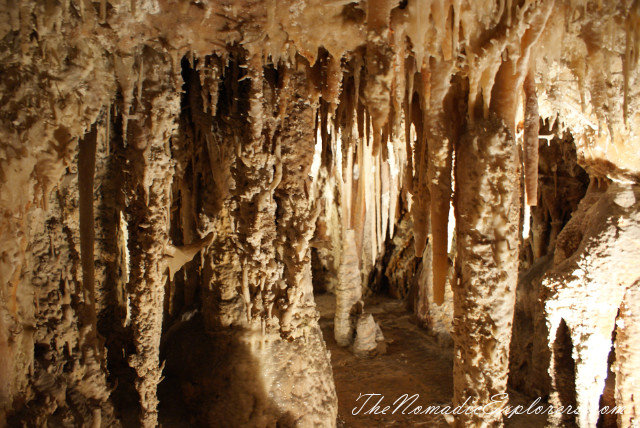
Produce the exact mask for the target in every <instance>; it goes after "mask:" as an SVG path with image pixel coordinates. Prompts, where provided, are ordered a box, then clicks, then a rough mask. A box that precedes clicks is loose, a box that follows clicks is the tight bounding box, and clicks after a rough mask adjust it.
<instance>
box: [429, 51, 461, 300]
mask: <svg viewBox="0 0 640 428" xmlns="http://www.w3.org/2000/svg"><path fill="white" fill-rule="evenodd" d="M452 70H453V64H452V63H444V64H439V65H438V66H436V67H434V68H433V70H432V72H431V77H430V87H431V90H430V97H429V108H428V110H427V111H426V112H425V115H426V116H427V117H425V125H424V126H425V132H426V138H427V145H428V160H427V178H428V180H429V193H430V194H431V204H430V210H431V215H430V217H431V225H430V226H431V238H432V240H433V242H432V243H431V249H432V257H431V260H432V266H431V269H432V272H433V300H434V302H435V303H436V304H438V305H442V303H443V302H444V288H445V282H446V280H447V273H448V271H449V255H448V251H447V246H448V244H449V239H448V221H449V205H450V200H451V190H452V189H451V165H452V153H453V140H454V135H453V131H452V129H453V127H454V126H447V125H446V123H447V121H449V122H452V121H453V120H454V118H455V112H454V110H453V108H452V107H451V106H450V105H449V106H445V105H444V103H445V96H446V94H447V91H448V90H449V88H450V79H451V73H452ZM449 104H451V103H449Z"/></svg>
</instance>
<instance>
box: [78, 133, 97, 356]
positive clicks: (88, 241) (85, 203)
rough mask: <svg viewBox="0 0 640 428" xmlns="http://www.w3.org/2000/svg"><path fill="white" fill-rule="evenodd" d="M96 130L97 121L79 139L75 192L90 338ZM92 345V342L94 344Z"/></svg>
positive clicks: (93, 310) (93, 296)
mask: <svg viewBox="0 0 640 428" xmlns="http://www.w3.org/2000/svg"><path fill="white" fill-rule="evenodd" d="M97 139H98V130H97V128H96V125H94V126H93V127H92V129H91V130H90V131H89V132H88V133H87V135H86V136H85V138H84V140H83V141H81V142H80V143H79V146H80V148H79V151H78V192H79V201H78V203H79V212H80V213H79V217H80V258H81V264H82V284H83V287H84V290H85V293H86V297H85V299H86V300H87V302H88V305H87V306H88V307H87V313H86V315H85V316H86V317H87V320H88V322H89V323H90V324H91V333H90V335H91V336H92V337H93V340H94V341H95V339H96V334H97V313H96V289H95V261H94V242H95V229H94V212H93V181H94V178H93V177H94V174H95V166H96V146H97ZM94 346H95V344H94Z"/></svg>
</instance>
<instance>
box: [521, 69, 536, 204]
mask: <svg viewBox="0 0 640 428" xmlns="http://www.w3.org/2000/svg"><path fill="white" fill-rule="evenodd" d="M523 88H524V93H525V109H524V110H525V112H524V116H525V117H524V137H523V138H524V185H525V191H526V196H527V205H529V206H534V205H536V204H537V203H538V132H539V129H540V116H539V115H538V98H537V96H536V87H535V75H534V72H533V69H530V70H529V72H528V73H527V77H526V78H525V79H524V85H523Z"/></svg>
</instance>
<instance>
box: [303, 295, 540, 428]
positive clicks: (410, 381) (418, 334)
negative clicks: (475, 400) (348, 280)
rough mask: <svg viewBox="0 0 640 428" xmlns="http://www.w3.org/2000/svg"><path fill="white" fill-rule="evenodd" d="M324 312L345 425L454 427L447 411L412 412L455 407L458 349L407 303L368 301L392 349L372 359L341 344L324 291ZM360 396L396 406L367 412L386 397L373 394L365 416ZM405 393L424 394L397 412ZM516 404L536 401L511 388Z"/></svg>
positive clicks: (512, 422) (531, 419)
mask: <svg viewBox="0 0 640 428" xmlns="http://www.w3.org/2000/svg"><path fill="white" fill-rule="evenodd" d="M315 299H316V305H317V307H318V310H319V312H320V326H321V328H322V333H323V335H324V339H325V342H326V344H327V348H328V349H329V351H330V352H331V364H332V366H333V376H334V380H335V385H336V392H337V395H338V421H339V425H338V426H342V427H343V428H371V427H448V426H449V424H448V423H447V422H446V420H445V419H444V417H443V416H442V415H413V414H411V415H410V414H408V413H409V411H410V410H411V409H414V408H415V407H417V406H422V407H423V408H424V407H427V406H437V405H440V406H445V405H451V398H452V396H453V373H452V372H453V348H452V346H444V345H441V344H439V343H438V342H437V340H436V338H434V337H432V336H430V335H429V334H428V333H427V331H425V330H424V329H422V328H420V327H418V326H417V325H416V324H415V323H414V322H412V317H413V315H412V314H410V313H408V312H407V311H406V309H405V306H404V304H403V303H402V302H400V301H398V300H393V299H389V298H383V297H378V296H375V297H373V298H371V299H368V300H366V301H365V312H368V313H372V314H373V316H374V318H375V320H376V321H377V322H378V323H379V324H380V327H381V329H382V332H383V333H384V336H385V340H386V343H387V346H386V348H387V349H386V352H384V353H380V354H378V355H375V356H373V357H370V358H358V357H356V356H355V355H353V354H352V353H351V352H350V351H349V350H348V348H341V347H339V346H338V345H337V343H336V341H335V339H334V337H333V316H334V313H335V296H334V295H332V294H319V295H316V296H315ZM359 394H381V395H382V396H384V400H383V401H382V403H381V405H380V409H382V408H384V406H386V405H389V406H391V409H390V410H388V411H387V414H386V415H383V414H378V415H374V414H364V413H365V412H366V411H367V410H369V409H371V408H372V407H373V405H374V404H375V403H376V402H377V400H379V399H380V396H375V399H376V400H375V401H374V398H371V399H370V400H369V402H368V403H367V405H365V406H364V407H363V408H362V409H361V411H360V413H359V414H356V415H353V414H352V411H353V409H356V411H357V410H358V409H360V407H361V404H362V403H363V401H364V398H361V399H360V401H357V399H358V396H359ZM403 394H409V396H411V395H413V394H418V395H419V398H418V399H417V400H416V401H415V403H414V404H413V405H412V406H410V407H406V414H402V413H401V411H402V409H404V407H403V408H401V409H399V410H398V411H396V412H395V414H391V412H392V411H393V409H394V406H393V402H394V401H395V400H396V399H397V398H399V397H401V396H402V395H403ZM510 397H511V403H510V404H511V405H512V406H513V405H516V404H522V405H525V404H526V403H528V402H530V401H531V400H529V399H527V398H525V397H522V396H520V395H518V394H516V393H515V392H513V391H510ZM545 423H546V418H545V417H540V416H535V415H531V416H527V415H521V416H513V417H512V418H510V419H506V418H505V427H514V428H515V427H522V428H525V427H526V428H537V427H544V426H545Z"/></svg>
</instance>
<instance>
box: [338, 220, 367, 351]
mask: <svg viewBox="0 0 640 428" xmlns="http://www.w3.org/2000/svg"><path fill="white" fill-rule="evenodd" d="M342 243H343V248H342V262H341V264H340V268H339V271H338V285H337V288H336V315H335V321H334V334H335V338H336V342H338V345H340V346H348V345H349V344H351V341H352V340H353V332H354V328H355V315H357V313H358V308H357V305H358V303H360V299H361V298H362V291H361V288H360V268H359V260H358V253H357V248H356V245H355V233H354V231H353V230H352V229H348V230H347V231H346V233H345V234H344V238H343V240H342Z"/></svg>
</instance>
